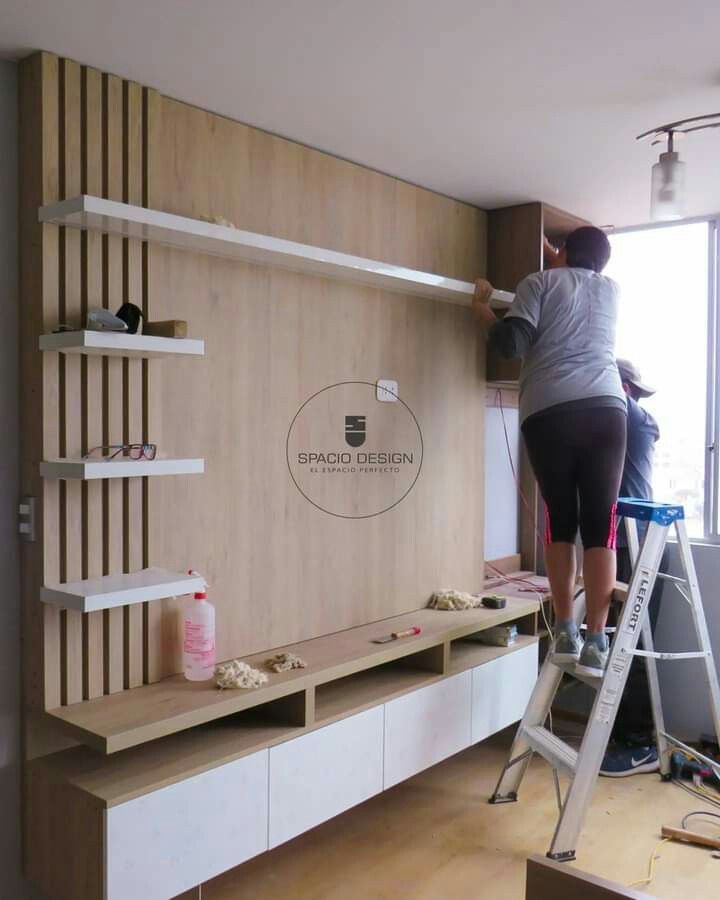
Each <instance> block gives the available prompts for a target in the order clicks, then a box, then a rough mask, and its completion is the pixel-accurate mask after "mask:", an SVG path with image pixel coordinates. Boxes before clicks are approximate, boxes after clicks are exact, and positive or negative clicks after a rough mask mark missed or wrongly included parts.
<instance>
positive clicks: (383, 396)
mask: <svg viewBox="0 0 720 900" xmlns="http://www.w3.org/2000/svg"><path fill="white" fill-rule="evenodd" d="M376 396H377V398H378V400H380V401H381V402H383V403H393V402H394V401H396V400H397V398H398V383H397V381H393V380H392V379H391V378H378V382H377V394H376Z"/></svg>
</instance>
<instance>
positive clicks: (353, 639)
mask: <svg viewBox="0 0 720 900" xmlns="http://www.w3.org/2000/svg"><path fill="white" fill-rule="evenodd" d="M502 592H503V593H506V592H507V593H508V594H509V596H508V603H507V606H506V608H505V609H502V610H486V609H475V610H468V611H462V612H440V611H436V610H430V609H421V610H417V611H416V612H412V613H407V614H405V615H401V616H396V617H394V618H392V619H385V620H382V621H379V622H374V623H371V624H368V625H363V626H360V627H357V628H352V629H349V630H348V631H343V632H340V633H338V634H333V635H327V636H324V637H320V638H315V639H314V640H310V641H306V642H304V643H301V644H296V645H293V646H291V647H288V648H282V649H287V650H291V651H293V652H295V653H297V654H298V655H300V656H302V657H303V659H305V660H306V662H307V664H308V665H307V668H305V669H299V670H294V671H291V672H286V673H282V674H278V675H271V676H270V677H269V681H268V683H267V684H266V685H264V686H263V687H261V688H259V689H257V690H254V691H242V690H234V691H220V690H218V689H217V688H215V687H214V685H213V684H212V683H203V684H197V683H194V684H193V683H190V682H186V681H184V680H183V679H182V678H179V677H175V678H171V679H165V680H164V681H162V682H160V683H158V684H155V685H146V686H143V687H140V688H136V689H134V690H130V691H124V692H123V693H121V694H115V695H111V696H107V697H102V698H98V699H97V700H96V701H89V702H84V703H80V704H74V705H71V706H66V707H61V708H59V709H57V710H54V711H50V712H49V713H48V715H50V716H51V717H52V718H53V720H54V721H55V722H56V723H57V724H58V725H60V726H61V727H63V728H64V729H65V730H67V731H68V733H69V734H71V735H73V736H75V737H79V738H81V739H83V740H84V741H85V743H86V744H89V745H90V746H76V747H72V748H70V749H68V750H64V751H60V752H58V753H54V754H51V755H49V756H44V757H40V758H38V759H35V760H33V761H31V762H30V763H29V764H28V766H27V770H26V798H27V807H26V809H27V815H26V822H25V827H26V829H27V845H26V846H27V864H28V865H27V869H28V874H29V875H30V877H31V878H32V880H33V881H34V882H35V883H36V884H37V885H38V886H39V887H40V888H41V889H43V890H44V891H45V893H46V894H47V895H48V896H49V897H51V898H53V900H56V898H57V900H128V898H138V897H142V898H143V900H167V898H171V897H174V896H176V895H177V894H180V893H182V892H184V891H187V890H189V889H191V888H192V887H193V886H195V885H198V884H201V883H202V882H204V881H207V880H209V879H211V878H213V877H214V876H216V875H218V874H220V873H221V872H223V871H226V870H227V869H230V868H232V867H234V866H237V865H239V864H240V863H242V862H244V861H246V860H248V859H250V858H251V857H253V856H256V855H258V854H260V853H262V852H263V851H265V850H268V849H271V848H273V847H276V846H278V845H279V844H282V843H283V842H284V841H287V840H290V839H291V838H293V837H295V836H296V835H299V834H301V833H302V832H304V831H307V830H308V829H310V828H313V827H314V826H315V825H318V824H320V823H321V822H324V821H326V820H327V819H330V818H332V817H333V816H336V815H338V814H339V813H341V812H343V811H344V810H347V809H349V808H350V807H352V806H354V805H356V804H358V803H361V802H362V801H364V800H367V799H368V798H370V797H372V796H374V795H375V794H378V793H380V792H381V791H383V790H385V789H387V788H390V787H392V786H393V785H396V784H398V783H399V782H401V781H403V780H405V779H407V778H410V777H411V776H412V775H415V774H416V773H418V772H420V771H422V770H423V769H426V768H428V767H429V766H432V765H434V764H435V763H438V762H440V761H441V760H443V759H445V758H447V757H449V756H451V755H453V754H455V753H457V752H459V751H460V750H463V749H465V748H467V747H469V746H471V745H473V744H476V743H478V742H480V741H482V740H484V739H485V738H487V737H489V736H490V735H492V734H494V733H495V732H497V731H499V730H501V729H503V728H505V727H507V726H508V725H510V724H512V723H513V722H516V721H517V720H518V719H519V718H520V717H521V716H522V713H523V711H524V709H525V705H526V703H527V701H528V699H529V696H530V692H531V690H532V687H533V685H534V683H535V680H536V677H537V668H538V640H539V634H538V632H539V629H538V610H539V601H538V599H537V598H536V597H535V596H534V595H533V594H531V593H527V594H525V595H522V594H521V592H520V591H518V590H517V589H516V588H515V589H513V588H509V589H506V588H504V589H503V590H502ZM512 594H514V596H511V595H512ZM510 622H515V623H517V625H518V630H519V632H520V635H519V637H518V639H517V641H516V643H515V644H513V645H512V646H510V647H507V648H505V647H494V646H488V645H486V644H482V643H480V642H478V641H476V640H473V639H472V636H473V635H474V634H476V633H477V632H479V631H482V630H484V629H486V628H489V627H491V626H493V625H498V624H501V623H510ZM410 625H419V626H420V627H421V628H422V633H421V634H420V635H419V636H417V637H416V638H406V639H400V640H397V641H394V642H392V643H390V644H374V643H372V639H373V638H374V637H379V636H382V635H385V634H388V633H389V632H391V631H395V630H401V629H403V628H407V627H409V626H410ZM269 655H270V654H269V653H264V654H258V655H257V656H255V657H248V658H247V661H248V662H250V663H251V664H253V663H254V664H256V665H260V664H262V662H263V661H264V659H266V658H267V657H268V656H269Z"/></svg>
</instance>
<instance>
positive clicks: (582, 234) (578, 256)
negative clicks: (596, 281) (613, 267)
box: [565, 225, 610, 272]
mask: <svg viewBox="0 0 720 900" xmlns="http://www.w3.org/2000/svg"><path fill="white" fill-rule="evenodd" d="M565 251H566V253H567V264H568V265H569V266H572V267H573V268H579V269H592V270H593V271H594V272H602V270H603V269H604V268H605V266H606V265H607V264H608V260H609V259H610V241H609V240H608V238H607V235H606V234H605V232H604V231H601V230H600V229H599V228H595V226H594V225H584V226H583V227H582V228H576V229H575V231H572V232H571V233H570V234H569V235H568V238H567V240H566V241H565Z"/></svg>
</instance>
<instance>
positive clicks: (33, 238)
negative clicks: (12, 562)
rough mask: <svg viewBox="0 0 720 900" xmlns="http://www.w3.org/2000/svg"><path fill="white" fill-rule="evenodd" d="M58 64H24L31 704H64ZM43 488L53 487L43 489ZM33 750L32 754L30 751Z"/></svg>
mask: <svg viewBox="0 0 720 900" xmlns="http://www.w3.org/2000/svg"><path fill="white" fill-rule="evenodd" d="M58 100H59V95H58V60H57V58H56V57H53V56H46V55H42V56H40V55H38V56H35V57H32V58H30V59H26V60H24V61H23V62H22V63H21V66H20V165H21V178H20V292H21V301H22V302H21V309H22V312H23V314H22V315H21V316H20V354H21V356H20V361H21V362H20V364H21V369H22V377H21V379H20V385H21V390H22V394H23V402H21V404H20V435H21V457H20V477H21V485H22V492H23V494H26V495H29V496H32V497H36V498H38V499H39V501H40V502H39V508H38V526H39V527H38V535H37V541H36V542H35V543H22V544H20V553H21V571H22V598H23V602H22V610H23V672H24V678H23V693H24V701H25V703H26V705H27V706H28V707H30V708H32V709H42V708H43V707H44V705H45V703H46V702H47V704H48V705H49V706H58V705H59V703H60V612H59V610H57V609H55V608H53V607H49V606H42V605H41V604H40V603H39V602H38V595H39V592H40V587H41V586H42V582H43V571H44V573H45V577H47V578H48V579H50V580H54V581H57V580H58V579H59V577H60V544H59V508H60V506H59V494H60V491H59V483H58V482H52V483H49V484H48V485H45V486H43V482H42V479H41V478H40V475H39V472H38V465H37V462H38V460H39V459H40V457H41V456H42V453H43V447H45V452H47V453H48V455H57V454H58V444H59V437H60V429H59V421H58V390H59V359H58V357H57V356H56V355H54V354H47V355H44V356H42V357H39V355H38V353H37V350H36V341H37V334H38V333H41V332H43V331H46V330H50V329H51V328H53V327H55V324H56V323H57V319H58V303H59V298H58V293H59V290H58V289H59V274H58V273H59V229H58V228H57V227H55V226H53V225H50V226H44V227H41V226H40V225H39V223H38V221H37V208H38V206H40V205H42V204H43V203H48V202H50V201H52V200H55V199H57V196H58V177H59V172H58V161H59V153H58V133H59V128H58V123H59V109H58ZM43 487H45V489H44V490H43ZM29 752H30V751H29Z"/></svg>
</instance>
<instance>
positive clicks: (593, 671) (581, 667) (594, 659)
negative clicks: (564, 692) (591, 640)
mask: <svg viewBox="0 0 720 900" xmlns="http://www.w3.org/2000/svg"><path fill="white" fill-rule="evenodd" d="M609 654H610V650H609V649H605V650H601V649H600V648H599V647H598V645H597V644H588V643H587V641H586V642H585V645H584V646H583V649H582V653H581V654H580V659H579V660H578V664H577V665H576V666H575V671H576V672H577V673H578V675H589V676H590V677H591V678H602V677H603V675H604V674H605V669H606V668H607V661H608V656H609Z"/></svg>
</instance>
